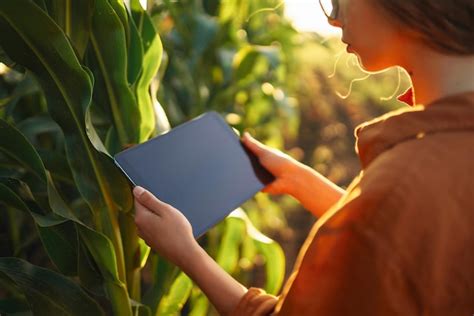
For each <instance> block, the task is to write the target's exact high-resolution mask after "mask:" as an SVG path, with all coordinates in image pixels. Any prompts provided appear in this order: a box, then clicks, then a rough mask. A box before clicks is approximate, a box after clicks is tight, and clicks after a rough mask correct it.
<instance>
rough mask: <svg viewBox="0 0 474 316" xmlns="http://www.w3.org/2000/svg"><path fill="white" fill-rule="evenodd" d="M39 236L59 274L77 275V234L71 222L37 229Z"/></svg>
mask: <svg viewBox="0 0 474 316" xmlns="http://www.w3.org/2000/svg"><path fill="white" fill-rule="evenodd" d="M38 230H39V235H40V238H41V241H42V242H43V245H44V246H45V248H46V250H47V252H48V255H49V256H50V258H51V260H52V261H53V262H54V264H55V265H56V267H57V268H58V269H59V271H61V273H63V274H65V275H69V276H75V275H77V260H78V249H77V246H78V245H77V243H78V240H77V232H76V227H75V225H74V224H73V223H72V222H71V221H67V222H65V223H63V224H59V225H55V226H52V227H47V228H45V227H38Z"/></svg>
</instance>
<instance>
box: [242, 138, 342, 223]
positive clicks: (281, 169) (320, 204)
mask: <svg viewBox="0 0 474 316" xmlns="http://www.w3.org/2000/svg"><path fill="white" fill-rule="evenodd" d="M242 143H243V144H244V145H245V146H246V147H247V148H248V149H250V150H251V151H252V152H253V153H254V154H255V155H256V156H257V157H258V158H259V161H260V163H261V164H262V165H263V166H264V167H265V168H267V170H268V171H270V172H271V173H272V174H273V175H274V176H275V178H276V180H275V181H274V182H272V183H271V184H269V185H268V186H267V187H265V189H263V192H267V193H271V194H290V195H291V196H293V197H294V198H295V199H297V200H298V201H300V203H301V204H302V205H303V206H304V207H305V208H306V209H307V210H308V211H310V212H311V213H313V214H314V215H315V216H316V217H320V216H321V215H323V214H324V213H325V212H326V211H327V210H328V209H329V208H330V207H331V206H333V205H334V204H335V203H336V202H337V201H338V200H339V199H340V198H341V196H342V194H343V193H344V190H343V189H341V188H340V187H338V186H337V185H336V184H334V183H332V182H331V181H330V180H329V179H327V178H325V177H323V176H322V175H321V174H319V173H318V172H316V171H315V170H313V169H311V168H310V167H308V166H306V165H304V164H302V163H300V162H298V161H297V160H295V159H293V158H291V157H290V156H288V155H286V154H284V153H282V152H281V151H279V150H276V149H274V148H271V147H268V146H266V145H264V144H262V143H260V142H259V141H257V140H256V139H254V138H253V137H252V136H250V135H249V134H248V133H244V136H243V138H242Z"/></svg>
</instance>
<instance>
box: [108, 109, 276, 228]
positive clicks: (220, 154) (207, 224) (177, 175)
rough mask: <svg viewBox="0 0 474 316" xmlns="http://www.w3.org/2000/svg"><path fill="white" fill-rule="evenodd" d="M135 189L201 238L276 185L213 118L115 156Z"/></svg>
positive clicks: (209, 116)
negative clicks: (176, 214) (177, 214)
mask: <svg viewBox="0 0 474 316" xmlns="http://www.w3.org/2000/svg"><path fill="white" fill-rule="evenodd" d="M115 162H116V163H117V165H118V166H119V167H120V168H121V169H122V171H124V173H125V174H126V175H127V176H128V178H129V179H130V180H131V181H132V183H133V184H135V185H140V186H142V187H144V188H146V189H147V190H149V191H150V192H152V193H153V194H154V195H156V196H157V197H158V198H159V199H160V200H162V201H164V202H166V203H169V204H171V205H173V206H174V207H176V208H177V209H178V210H180V211H181V212H182V213H183V214H184V215H185V216H186V217H187V218H188V220H189V221H190V223H191V225H192V227H193V233H194V236H195V237H199V236H200V235H202V234H203V233H205V232H206V231H207V230H208V229H209V228H211V227H212V226H214V225H215V224H216V223H218V222H219V221H220V220H222V219H224V218H225V217H226V216H227V215H228V214H229V213H230V212H232V211H233V210H234V209H236V208H237V207H239V206H240V205H241V204H242V203H244V202H245V201H246V200H248V199H250V198H251V197H253V196H254V195H255V193H257V192H258V191H260V190H261V189H262V188H263V187H264V186H265V185H266V184H268V183H270V182H271V181H273V180H274V178H273V176H272V175H271V174H270V173H269V172H268V171H266V170H265V169H264V168H263V167H262V166H261V165H260V163H259V162H258V160H257V158H256V157H255V156H254V155H253V154H252V153H250V152H249V151H248V150H247V149H246V148H245V147H244V145H242V144H241V142H240V139H239V137H238V136H237V135H236V133H235V132H234V131H233V130H232V129H231V128H230V127H229V126H228V125H227V123H226V122H225V121H224V120H223V119H222V117H221V116H220V115H219V114H217V113H216V112H208V113H206V114H203V115H201V116H199V117H198V118H196V119H194V120H191V121H189V122H187V123H185V124H182V125H180V126H178V127H176V128H174V129H172V130H171V131H170V132H168V133H166V134H164V135H161V136H158V137H155V138H153V139H151V140H149V141H147V142H145V143H142V144H140V145H137V146H135V147H132V148H129V149H127V150H125V151H123V152H121V153H118V154H117V155H115Z"/></svg>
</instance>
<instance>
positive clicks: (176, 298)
mask: <svg viewBox="0 0 474 316" xmlns="http://www.w3.org/2000/svg"><path fill="white" fill-rule="evenodd" d="M192 288H193V283H192V281H191V279H190V278H189V277H188V276H186V274H184V273H180V274H179V275H178V277H177V278H176V279H175V281H174V282H173V285H172V286H171V289H170V290H169V292H168V293H167V294H166V295H165V296H164V297H163V298H162V300H161V302H160V305H159V307H158V311H157V313H156V315H157V316H171V315H178V314H179V312H180V311H181V309H182V308H183V306H184V304H185V303H186V301H187V300H188V298H189V295H190V294H191V289H192Z"/></svg>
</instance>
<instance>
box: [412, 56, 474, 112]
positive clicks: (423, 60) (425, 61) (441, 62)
mask: <svg viewBox="0 0 474 316" xmlns="http://www.w3.org/2000/svg"><path fill="white" fill-rule="evenodd" d="M411 56H413V57H412V59H411V60H407V61H406V65H405V66H404V68H405V69H406V70H407V71H408V73H409V74H410V77H411V80H412V83H413V89H414V92H415V101H416V103H417V104H424V105H429V104H430V103H432V102H433V101H435V100H437V99H440V98H443V97H446V96H449V95H454V94H458V93H462V92H468V91H474V56H473V55H470V56H448V55H443V54H439V53H437V52H433V51H432V50H431V49H427V48H421V49H420V48H418V49H417V50H416V53H415V54H411Z"/></svg>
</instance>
